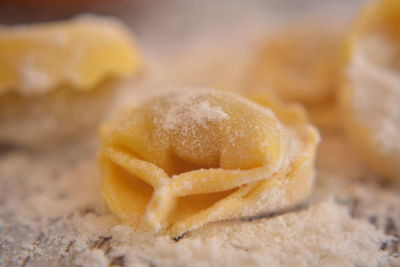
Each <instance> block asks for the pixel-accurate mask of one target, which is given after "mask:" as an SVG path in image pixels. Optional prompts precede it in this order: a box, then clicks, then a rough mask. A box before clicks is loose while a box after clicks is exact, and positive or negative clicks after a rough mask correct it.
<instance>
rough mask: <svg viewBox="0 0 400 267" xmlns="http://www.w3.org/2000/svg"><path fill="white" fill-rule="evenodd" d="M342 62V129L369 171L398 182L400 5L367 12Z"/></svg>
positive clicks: (384, 0) (393, 1) (391, 0)
mask: <svg viewBox="0 0 400 267" xmlns="http://www.w3.org/2000/svg"><path fill="white" fill-rule="evenodd" d="M346 57H347V61H346V71H347V73H346V74H347V75H346V77H345V79H344V80H343V83H342V88H341V91H340V97H339V99H340V107H341V111H342V115H343V122H344V129H345V130H346V133H347V134H348V136H349V137H350V139H351V141H352V142H353V143H354V144H355V147H356V148H357V149H358V150H359V151H360V155H361V156H362V157H363V158H364V159H365V161H366V162H367V163H368V164H369V166H370V167H371V168H372V169H373V170H375V171H376V172H377V173H378V174H381V175H382V176H383V177H387V178H390V179H399V177H400V1H398V0H381V1H376V2H374V3H371V4H369V5H367V6H366V8H365V9H364V10H363V11H362V12H361V14H360V15H359V16H358V18H357V19H356V21H355V23H354V26H353V27H352V28H351V30H350V33H349V38H348V41H347V47H346Z"/></svg>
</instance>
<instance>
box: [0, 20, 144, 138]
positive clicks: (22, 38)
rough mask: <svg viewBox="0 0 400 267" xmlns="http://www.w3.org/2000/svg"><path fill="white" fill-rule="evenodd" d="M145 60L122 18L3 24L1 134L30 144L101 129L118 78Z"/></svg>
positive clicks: (0, 44)
mask: <svg viewBox="0 0 400 267" xmlns="http://www.w3.org/2000/svg"><path fill="white" fill-rule="evenodd" d="M140 62H141V60H140V58H139V56H138V52H137V49H136V46H135V43H134V41H133V38H132V35H131V33H130V31H129V29H128V28H126V27H125V26H124V25H123V24H122V23H121V22H119V21H118V20H116V19H112V18H106V17H98V16H88V15H86V16H79V17H77V18H75V19H71V20H68V21H62V22H54V23H40V24H32V25H17V26H1V27H0V128H1V129H2V130H1V131H0V141H1V142H11V143H17V144H23V145H29V146H32V145H33V146H35V145H39V144H40V146H42V145H43V144H45V143H51V141H50V140H53V139H60V140H62V139H64V138H69V137H71V135H73V134H77V133H78V134H81V133H82V132H84V131H85V130H87V129H95V128H96V127H95V126H96V124H97V122H98V121H99V120H100V119H101V117H102V116H103V114H104V113H105V111H106V110H107V108H106V107H107V106H108V103H110V101H111V99H112V96H113V94H114V89H113V86H112V85H113V82H114V81H116V80H117V79H119V78H121V77H128V76H131V75H133V74H135V73H137V71H138V69H139V67H140V65H141V63H140Z"/></svg>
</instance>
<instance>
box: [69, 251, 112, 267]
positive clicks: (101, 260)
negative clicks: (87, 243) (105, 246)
mask: <svg viewBox="0 0 400 267" xmlns="http://www.w3.org/2000/svg"><path fill="white" fill-rule="evenodd" d="M76 264H77V265H79V266H82V267H108V266H109V262H108V259H107V257H106V255H105V254H104V252H103V251H102V250H100V249H94V250H91V251H88V252H86V253H84V254H83V255H82V258H81V259H80V260H77V262H76Z"/></svg>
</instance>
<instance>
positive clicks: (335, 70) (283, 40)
mask: <svg viewBox="0 0 400 267" xmlns="http://www.w3.org/2000/svg"><path fill="white" fill-rule="evenodd" d="M325 24H326V23H325ZM325 24H324V25H325ZM343 36H344V34H343V33H342V32H341V31H340V30H339V29H336V28H335V27H333V26H321V25H315V23H314V24H311V23H310V22H302V21H301V22H298V23H296V25H291V26H290V27H283V28H282V29H280V31H279V32H278V33H277V34H273V35H271V36H269V38H268V39H266V40H265V41H264V43H263V44H262V49H261V50H260V51H258V52H257V54H256V58H255V62H254V64H253V66H252V68H250V71H249V74H248V77H247V80H246V81H247V82H246V83H245V85H244V89H245V91H248V89H249V88H254V89H256V90H257V91H258V90H260V91H266V92H267V93H268V94H271V93H272V94H275V95H276V96H277V97H279V98H281V99H283V100H284V101H293V102H299V103H301V104H303V105H304V106H305V107H306V108H307V110H308V111H309V114H310V118H311V121H312V122H313V123H315V124H317V125H318V126H320V127H327V128H332V127H336V123H337V119H336V117H335V115H336V113H337V112H336V108H335V105H336V103H335V94H336V93H335V91H336V89H337V88H338V86H339V84H338V81H339V78H340V70H341V59H342V56H341V53H342V46H341V44H342V41H343Z"/></svg>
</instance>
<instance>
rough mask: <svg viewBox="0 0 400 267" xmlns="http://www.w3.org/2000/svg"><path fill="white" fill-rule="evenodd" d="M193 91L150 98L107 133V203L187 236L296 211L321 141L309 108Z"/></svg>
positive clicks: (137, 220)
mask: <svg viewBox="0 0 400 267" xmlns="http://www.w3.org/2000/svg"><path fill="white" fill-rule="evenodd" d="M268 101H270V102H269V103H268V104H266V106H267V107H261V106H259V105H257V104H255V103H253V102H251V101H249V100H246V99H244V98H242V97H240V96H238V95H235V94H233V93H227V92H222V91H215V90H209V89H198V90H197V89H192V90H182V91H173V92H168V93H164V94H161V95H158V96H154V97H152V98H149V99H148V100H146V101H144V102H142V103H140V104H139V105H138V106H136V107H134V108H133V109H132V110H131V111H129V112H126V113H124V114H122V115H121V118H120V119H117V120H115V121H111V122H109V123H106V124H104V125H103V127H102V141H103V144H102V148H101V152H100V157H99V164H100V168H101V171H102V174H103V176H104V191H103V194H104V197H105V199H106V201H107V203H108V206H109V207H110V208H111V210H112V211H113V212H114V213H115V215H116V216H117V217H119V218H120V219H121V220H122V221H123V222H125V223H127V224H130V225H132V226H133V227H134V228H137V229H145V230H149V231H155V232H158V233H159V234H169V235H171V236H178V235H180V234H182V233H184V232H186V231H189V230H192V229H195V228H198V227H200V226H202V225H204V224H206V223H208V222H212V221H218V220H223V219H229V218H237V217H242V216H253V215H257V214H260V213H263V212H271V211H274V210H277V209H282V208H284V207H288V206H292V205H296V204H298V203H299V202H301V201H303V200H304V199H305V198H307V196H308V195H309V194H310V192H311V190H312V187H313V183H314V157H315V152H316V147H317V143H318V140H319V135H318V132H317V130H316V129H315V128H314V127H313V126H311V125H310V124H308V121H307V119H306V116H305V113H304V111H303V109H302V108H300V107H298V106H295V105H293V106H292V105H290V106H286V105H282V104H281V103H278V102H275V101H272V100H271V99H266V100H265V103H267V102H268Z"/></svg>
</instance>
